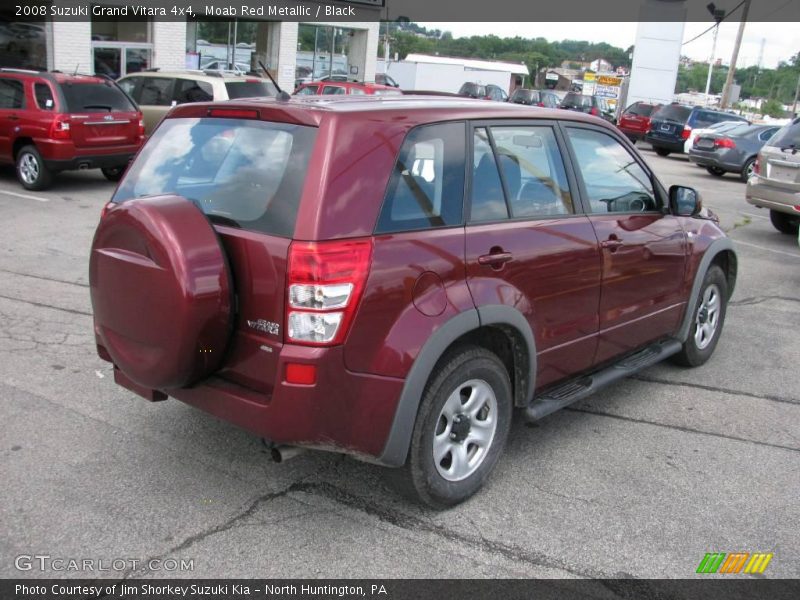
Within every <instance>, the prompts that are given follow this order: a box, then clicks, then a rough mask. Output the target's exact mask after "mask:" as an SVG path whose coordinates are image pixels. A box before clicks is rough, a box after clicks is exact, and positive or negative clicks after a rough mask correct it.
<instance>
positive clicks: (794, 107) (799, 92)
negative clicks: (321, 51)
mask: <svg viewBox="0 0 800 600" xmlns="http://www.w3.org/2000/svg"><path fill="white" fill-rule="evenodd" d="M798 98H800V75H798V76H797V87H796V88H795V89H794V102H792V118H793V119H794V118H795V117H797V99H798Z"/></svg>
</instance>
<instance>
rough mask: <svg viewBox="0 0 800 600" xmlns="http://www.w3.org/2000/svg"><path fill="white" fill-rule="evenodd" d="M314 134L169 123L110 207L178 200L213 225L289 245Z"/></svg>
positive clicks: (245, 124) (273, 127)
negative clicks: (136, 200) (248, 231)
mask: <svg viewBox="0 0 800 600" xmlns="http://www.w3.org/2000/svg"><path fill="white" fill-rule="evenodd" d="M316 135H317V130H316V128H314V127H305V126H301V125H293V124H288V123H272V122H263V121H251V120H244V119H212V118H206V119H189V118H185V119H167V120H165V121H164V122H163V123H162V124H161V126H159V127H158V129H156V131H155V133H154V134H153V136H152V137H151V138H150V140H149V141H148V142H147V144H146V145H145V147H144V148H143V149H142V151H141V153H140V154H139V156H138V158H137V159H136V161H135V162H134V163H133V165H132V166H131V167H130V168H129V169H128V172H127V173H126V175H125V178H124V179H123V181H122V183H121V184H120V187H119V189H118V190H117V192H116V193H115V194H114V197H113V201H114V202H124V201H125V200H129V199H131V198H141V197H145V196H157V195H162V194H177V195H179V196H183V197H184V198H187V199H188V200H191V201H192V202H194V203H195V204H196V205H197V206H198V207H199V208H200V209H201V210H202V211H203V212H204V213H205V214H206V215H208V217H209V219H210V220H211V221H212V222H214V223H219V224H221V225H229V226H233V227H241V228H244V229H252V230H255V231H261V232H264V233H270V234H275V235H280V236H284V237H291V235H292V234H293V233H294V225H295V220H296V218H297V208H298V205H299V203H300V194H301V192H302V189H303V183H304V181H305V173H306V170H307V167H308V161H309V157H310V156H311V151H312V149H313V147H314V140H315V139H316Z"/></svg>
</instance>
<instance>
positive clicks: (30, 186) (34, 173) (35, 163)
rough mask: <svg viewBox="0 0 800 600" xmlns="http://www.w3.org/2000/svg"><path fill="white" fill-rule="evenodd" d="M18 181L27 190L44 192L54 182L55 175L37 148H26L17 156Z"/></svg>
mask: <svg viewBox="0 0 800 600" xmlns="http://www.w3.org/2000/svg"><path fill="white" fill-rule="evenodd" d="M17 180H18V181H19V182H20V183H21V184H22V187H24V188H25V189H26V190H44V189H47V188H48V187H50V184H51V183H52V182H53V174H52V172H51V171H50V169H48V168H47V166H46V165H45V164H44V161H43V160H42V155H41V154H39V151H38V150H37V149H36V147H35V146H24V147H23V148H22V149H21V150H20V151H19V153H18V154H17Z"/></svg>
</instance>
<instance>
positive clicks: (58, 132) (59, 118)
mask: <svg viewBox="0 0 800 600" xmlns="http://www.w3.org/2000/svg"><path fill="white" fill-rule="evenodd" d="M71 136H72V133H71V132H70V129H69V115H56V116H55V117H54V118H53V122H52V123H51V124H50V139H52V140H68V139H69V138H70V137H71Z"/></svg>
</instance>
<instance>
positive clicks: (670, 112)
mask: <svg viewBox="0 0 800 600" xmlns="http://www.w3.org/2000/svg"><path fill="white" fill-rule="evenodd" d="M691 112H692V109H691V108H689V107H688V106H681V105H680V104H667V105H666V106H662V107H661V108H659V109H658V112H657V113H655V114H654V115H653V118H654V119H665V120H669V121H677V122H678V123H685V122H686V121H688V120H689V115H690V114H691Z"/></svg>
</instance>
